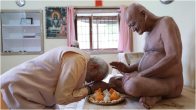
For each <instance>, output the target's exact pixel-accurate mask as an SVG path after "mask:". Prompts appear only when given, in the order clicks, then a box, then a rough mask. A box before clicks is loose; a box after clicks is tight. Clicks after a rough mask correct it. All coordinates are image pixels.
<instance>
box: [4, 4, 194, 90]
mask: <svg viewBox="0 0 196 110" xmlns="http://www.w3.org/2000/svg"><path fill="white" fill-rule="evenodd" d="M35 1H37V2H35ZM94 1H95V0H84V1H82V0H40V1H38V0H26V5H25V6H24V7H22V8H19V7H18V6H17V5H16V4H15V0H1V9H9V10H12V9H14V10H15V9H16V10H23V9H28V10H33V9H38V10H43V15H44V16H43V23H44V26H45V7H46V6H65V7H66V6H80V7H85V6H90V7H93V6H94ZM132 1H133V0H103V5H104V6H107V7H112V6H120V5H129V4H130V3H131V2H132ZM139 2H140V3H141V4H143V5H144V6H145V7H146V8H147V9H149V10H150V11H152V12H153V13H154V14H156V15H158V16H171V17H173V18H174V20H175V21H176V23H177V24H178V26H179V29H180V31H181V37H182V43H183V59H182V61H183V74H184V83H185V85H188V86H190V87H194V88H195V2H194V1H193V0H192V1H190V0H189V1H179V0H175V1H174V2H173V3H172V4H169V5H163V4H161V3H160V2H159V0H152V1H149V0H139ZM144 36H145V35H143V36H141V37H136V36H135V37H134V44H133V45H134V51H135V52H141V51H143V46H144ZM62 45H66V40H65V39H46V37H45V27H44V49H45V51H47V50H50V49H51V48H54V47H58V46H62ZM98 56H100V57H103V58H104V59H105V60H106V61H107V62H110V61H113V60H117V59H116V55H115V54H108V55H98ZM34 57H36V55H15V56H13V55H12V56H2V57H1V73H3V72H5V71H6V70H8V69H10V68H11V67H13V66H15V65H17V64H19V63H22V62H24V61H26V60H28V59H31V58H34Z"/></svg>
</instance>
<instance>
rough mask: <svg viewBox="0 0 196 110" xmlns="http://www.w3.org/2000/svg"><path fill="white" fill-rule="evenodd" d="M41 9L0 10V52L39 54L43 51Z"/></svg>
mask: <svg viewBox="0 0 196 110" xmlns="http://www.w3.org/2000/svg"><path fill="white" fill-rule="evenodd" d="M42 14H43V13H42V11H39V10H28V11H24V10H23V11H21V10H20V11H10V10H9V11H8V10H4V11H2V12H1V28H2V32H1V44H2V47H1V53H2V54H39V53H42V52H43V40H44V39H43V34H42V33H43V32H42V29H43V26H42V24H43V23H42Z"/></svg>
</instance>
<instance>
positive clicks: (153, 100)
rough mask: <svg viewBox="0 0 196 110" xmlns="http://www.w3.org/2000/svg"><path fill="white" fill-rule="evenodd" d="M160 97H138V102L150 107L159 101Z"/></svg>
mask: <svg viewBox="0 0 196 110" xmlns="http://www.w3.org/2000/svg"><path fill="white" fill-rule="evenodd" d="M161 99H162V98H161V97H140V100H139V102H140V103H141V104H142V105H143V106H144V107H145V108H147V109H149V108H152V107H153V106H154V105H155V104H156V103H157V102H158V101H160V100H161Z"/></svg>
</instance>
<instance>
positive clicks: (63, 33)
mask: <svg viewBox="0 0 196 110" xmlns="http://www.w3.org/2000/svg"><path fill="white" fill-rule="evenodd" d="M45 9H46V10H45V12H46V17H45V18H46V37H47V38H63V39H65V38H67V29H66V25H67V23H66V15H67V9H66V7H46V8H45Z"/></svg>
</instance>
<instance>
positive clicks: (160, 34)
mask: <svg viewBox="0 0 196 110" xmlns="http://www.w3.org/2000/svg"><path fill="white" fill-rule="evenodd" d="M126 21H127V24H128V26H129V27H130V28H131V29H132V30H133V31H135V32H137V33H138V34H140V35H141V34H143V33H144V32H148V33H149V34H148V36H147V37H146V39H145V47H144V56H143V57H142V59H141V60H140V61H139V62H138V63H136V64H134V65H131V66H129V67H128V66H126V65H124V64H123V63H120V62H112V63H111V65H112V66H113V68H116V69H118V70H119V71H121V72H123V73H124V74H123V75H124V76H123V78H111V80H110V83H111V84H113V85H116V89H118V90H119V91H121V92H125V93H126V94H128V95H131V96H135V97H140V100H139V102H140V103H141V104H142V105H143V106H144V107H146V108H151V107H152V106H153V105H154V104H155V103H156V102H158V101H159V100H161V99H162V98H173V97H178V96H180V94H181V92H182V88H183V75H182V62H181V58H182V43H181V36H180V32H179V29H178V26H177V24H176V23H175V21H174V20H173V19H172V18H171V17H168V16H164V17H159V16H156V15H154V14H153V13H151V12H150V11H148V10H147V9H146V8H145V7H143V6H142V5H140V4H137V3H133V4H131V5H130V6H129V7H128V9H127V14H126ZM119 88H120V89H119Z"/></svg>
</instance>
